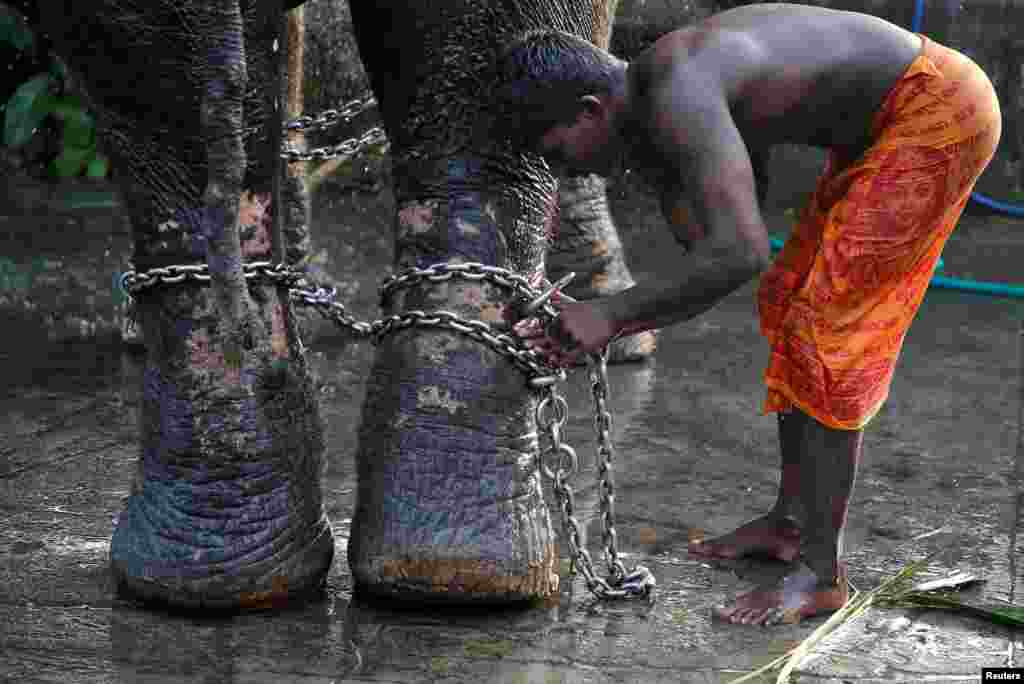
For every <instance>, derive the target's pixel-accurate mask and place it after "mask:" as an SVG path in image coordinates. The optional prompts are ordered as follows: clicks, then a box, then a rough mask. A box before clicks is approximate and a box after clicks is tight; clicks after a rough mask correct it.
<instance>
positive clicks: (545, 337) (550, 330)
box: [513, 294, 616, 368]
mask: <svg viewBox="0 0 1024 684" xmlns="http://www.w3.org/2000/svg"><path fill="white" fill-rule="evenodd" d="M551 303H552V304H553V305H554V307H555V308H556V309H558V311H559V315H558V318H556V319H555V321H554V322H553V323H551V324H550V325H548V326H547V328H546V329H545V328H544V326H542V325H541V324H540V321H539V320H537V319H536V318H526V319H524V320H522V321H519V322H518V323H516V325H515V327H514V328H513V331H514V332H515V334H516V335H518V336H519V337H521V338H522V339H523V340H525V341H526V345H527V346H528V347H530V348H531V349H533V350H534V351H536V352H539V353H541V354H543V355H544V356H545V357H547V360H548V363H550V364H551V365H553V366H557V367H559V368H568V367H570V366H572V365H574V364H575V363H576V362H577V361H578V360H579V358H580V356H581V355H582V354H589V353H595V352H600V351H601V350H602V349H604V347H605V345H607V344H608V343H609V342H610V341H611V340H612V338H614V337H615V334H616V330H615V324H614V322H613V321H612V320H611V318H609V317H608V315H607V314H605V313H604V311H603V309H602V308H601V306H600V303H599V302H575V301H572V302H563V301H562V299H561V298H560V297H559V296H558V295H557V294H556V295H554V296H553V297H552V298H551Z"/></svg>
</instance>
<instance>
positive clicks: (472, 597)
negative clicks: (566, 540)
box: [355, 544, 558, 606]
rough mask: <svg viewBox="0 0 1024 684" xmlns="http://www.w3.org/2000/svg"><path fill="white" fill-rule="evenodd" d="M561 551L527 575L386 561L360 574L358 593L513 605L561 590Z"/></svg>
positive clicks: (464, 563) (432, 561)
mask: <svg viewBox="0 0 1024 684" xmlns="http://www.w3.org/2000/svg"><path fill="white" fill-rule="evenodd" d="M557 566H558V550H557V548H556V547H555V545H553V544H552V545H550V546H549V547H548V548H547V549H546V550H545V553H544V556H543V557H542V558H541V559H540V560H539V561H537V562H535V563H531V564H529V566H528V567H527V568H526V572H525V573H523V574H517V571H516V570H513V569H511V568H508V567H504V568H503V567H500V565H499V564H497V563H494V562H489V561H483V560H459V559H452V560H446V559H440V558H429V559H420V560H416V559H397V558H391V559H384V560H381V561H380V562H379V563H377V564H375V567H374V568H373V569H372V570H371V569H369V568H366V569H365V571H362V572H359V571H357V577H356V582H355V585H356V591H357V592H359V593H360V594H361V595H364V596H371V597H375V598H381V599H387V600H398V601H415V602H417V603H436V604H444V605H481V606H483V605H509V604H515V603H519V602H530V601H534V600H536V599H538V598H543V597H547V596H550V595H552V594H554V593H555V592H556V591H557V590H558V570H557Z"/></svg>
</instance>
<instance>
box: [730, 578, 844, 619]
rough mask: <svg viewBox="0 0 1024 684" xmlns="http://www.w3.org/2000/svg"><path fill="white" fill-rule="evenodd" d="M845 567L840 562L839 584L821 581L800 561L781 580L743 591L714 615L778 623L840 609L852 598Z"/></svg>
mask: <svg viewBox="0 0 1024 684" xmlns="http://www.w3.org/2000/svg"><path fill="white" fill-rule="evenodd" d="M849 595H850V589H849V585H848V584H847V582H846V571H845V568H844V567H843V566H842V565H840V572H839V578H838V581H837V583H836V584H831V583H829V584H825V585H823V584H821V583H820V582H819V579H818V576H817V575H815V574H814V572H813V571H812V570H811V569H810V568H809V567H807V566H806V565H804V564H803V563H800V564H799V565H797V566H796V569H795V570H793V571H792V572H790V573H789V574H787V575H786V576H785V577H783V578H782V582H781V584H777V585H774V586H770V587H762V588H758V589H755V590H754V591H750V592H747V593H746V594H741V595H740V596H738V597H736V600H735V601H733V602H732V603H731V604H730V605H727V606H719V607H717V608H715V611H714V612H715V616H716V617H718V618H719V619H721V620H725V621H726V622H731V623H733V624H743V625H777V624H782V623H785V624H792V623H795V622H800V620H802V619H803V618H806V617H811V616H813V615H819V614H821V613H831V612H834V611H836V610H839V609H840V608H842V607H843V604H845V603H846V600H847V598H849Z"/></svg>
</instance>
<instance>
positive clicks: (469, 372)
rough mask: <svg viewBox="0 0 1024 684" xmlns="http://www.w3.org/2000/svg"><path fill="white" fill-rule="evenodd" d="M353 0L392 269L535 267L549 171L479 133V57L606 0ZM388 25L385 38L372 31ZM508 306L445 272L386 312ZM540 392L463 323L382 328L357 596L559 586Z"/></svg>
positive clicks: (595, 32) (580, 28) (475, 595)
mask: <svg viewBox="0 0 1024 684" xmlns="http://www.w3.org/2000/svg"><path fill="white" fill-rule="evenodd" d="M351 8H352V18H353V22H354V27H355V31H356V37H357V41H358V45H359V50H360V55H361V57H362V60H363V63H364V65H365V66H366V69H367V73H368V74H369V76H370V82H371V85H372V87H373V90H374V93H375V95H376V97H377V99H378V102H379V107H380V112H381V115H382V118H383V121H384V125H385V129H386V131H387V135H388V138H389V139H390V141H391V145H392V164H393V171H394V173H393V176H394V189H395V198H396V208H397V212H396V214H397V215H396V219H395V259H396V268H397V270H399V271H401V270H402V269H406V268H409V267H412V266H416V267H420V268H422V267H426V266H430V265H434V264H438V263H460V262H481V263H484V264H487V265H492V266H498V267H503V268H506V269H509V270H511V271H513V272H514V273H516V274H519V275H522V276H525V277H529V276H533V275H535V274H539V273H543V270H544V258H545V253H546V242H545V241H546V236H547V235H548V234H549V232H550V230H551V228H552V225H551V224H552V221H553V219H554V214H555V208H556V198H555V190H556V182H555V179H554V177H553V176H552V175H551V173H550V171H549V170H548V168H547V166H546V164H544V163H543V161H542V160H541V159H540V158H539V157H537V156H536V155H532V154H520V153H519V152H518V151H517V150H511V149H508V146H507V145H506V144H504V142H503V140H499V139H497V138H498V137H500V136H494V135H493V134H492V133H490V132H489V131H493V126H492V125H493V124H494V122H495V120H496V113H495V112H493V111H491V110H490V109H488V104H487V103H488V102H489V101H490V100H489V98H488V96H487V88H488V87H489V85H493V83H494V76H493V74H492V73H491V65H492V64H494V62H495V60H496V59H497V56H498V51H499V50H500V49H501V47H502V45H503V44H504V43H505V42H507V41H509V40H511V39H513V38H515V37H517V36H518V35H519V34H520V33H521V32H523V31H526V30H529V29H533V28H549V27H552V26H558V27H560V28H562V29H564V30H566V31H572V32H574V33H576V34H577V35H581V36H584V37H586V38H588V39H591V40H604V41H606V40H607V33H608V29H609V18H610V17H609V14H608V7H607V6H606V5H605V3H604V2H603V1H600V2H599V1H595V0H565V1H563V2H559V3H550V2H544V3H531V4H530V6H529V7H527V6H526V3H511V2H509V3H493V2H484V1H483V0H469V1H466V2H449V1H442V2H430V3H427V2H411V3H410V2H401V3H399V2H397V1H388V0H385V1H383V2H380V1H378V2H374V3H369V2H359V3H353V4H352V6H351ZM384 27H387V35H389V36H391V39H390V41H389V42H386V41H382V40H380V36H381V35H382V33H381V32H382V31H383V30H384ZM398 46H401V49H399V48H398ZM510 303H511V293H510V292H508V291H507V290H506V288H504V287H502V286H500V285H499V284H496V283H493V282H489V281H486V280H485V281H479V282H476V281H469V280H465V279H458V278H452V279H451V280H447V281H443V282H422V283H418V284H416V285H414V286H410V287H405V288H402V289H401V290H399V291H397V292H396V293H395V294H394V296H391V297H389V299H388V300H387V301H385V302H384V306H385V309H384V313H385V314H387V315H408V314H409V313H410V312H412V311H415V310H421V311H424V312H431V311H437V310H441V309H443V310H446V311H451V312H454V313H456V314H457V315H459V316H462V317H464V318H467V319H471V320H475V321H483V322H485V323H487V324H489V325H490V326H492V328H494V329H495V330H496V332H501V331H505V332H507V331H508V330H509V329H510V327H511V323H512V322H514V316H512V315H510V314H511V307H510V306H509V304H510ZM537 402H538V397H537V395H536V394H535V393H534V392H532V391H531V390H530V389H529V386H528V383H527V377H526V376H525V375H524V374H523V373H522V372H521V371H520V370H519V369H518V368H517V367H516V366H515V365H514V364H513V363H512V362H511V360H510V358H509V356H508V355H507V354H504V353H501V352H499V351H496V350H495V349H494V348H492V347H491V346H489V345H487V344H484V343H483V342H481V341H480V340H478V339H475V338H473V337H471V336H469V335H466V334H461V333H459V332H456V331H453V330H450V329H440V330H435V329H429V328H426V327H421V326H412V327H409V328H404V329H401V330H396V331H394V332H391V333H390V334H388V335H387V336H386V337H385V338H384V339H383V340H382V341H381V343H380V345H379V346H378V348H377V354H376V359H375V361H374V365H373V369H372V373H371V377H370V380H369V383H368V386H367V392H366V399H365V403H364V406H363V422H362V425H361V427H360V431H359V448H358V451H357V454H356V459H357V469H358V489H357V498H356V510H355V512H354V515H353V518H352V536H351V537H350V540H349V565H350V567H351V569H352V574H353V577H354V578H355V581H356V584H357V587H358V588H359V590H360V591H363V592H367V593H371V594H376V595H385V596H391V597H398V598H411V599H414V600H417V601H423V600H435V601H443V602H512V601H521V600H524V599H532V598H538V597H545V596H549V595H551V594H552V593H553V592H554V591H555V590H556V588H557V586H558V575H557V567H558V565H557V544H556V540H555V536H554V533H553V530H552V527H551V523H550V519H549V514H548V509H547V506H546V505H545V502H544V499H543V495H542V489H541V482H540V475H539V472H538V469H537V467H536V458H537V456H538V451H539V446H538V437H537V425H536V420H535V417H534V410H535V408H536V406H537Z"/></svg>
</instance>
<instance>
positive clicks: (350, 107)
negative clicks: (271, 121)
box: [284, 93, 377, 131]
mask: <svg viewBox="0 0 1024 684" xmlns="http://www.w3.org/2000/svg"><path fill="white" fill-rule="evenodd" d="M376 105H377V98H375V97H374V96H373V95H372V94H371V93H363V95H361V96H360V97H358V98H356V99H355V100H352V101H351V102H347V103H345V104H344V105H343V106H342V107H341V109H327V110H325V111H323V112H321V113H320V114H319V115H318V116H316V117H312V116H300V117H298V118H295V119H292V120H291V121H287V122H285V124H284V130H285V131H323V130H327V129H328V128H331V127H332V126H337V125H338V124H340V123H348V122H350V121H352V120H353V119H355V118H356V117H357V116H359V115H360V114H362V113H363V112H365V111H366V110H367V109H370V108H371V107H375V106H376Z"/></svg>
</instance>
